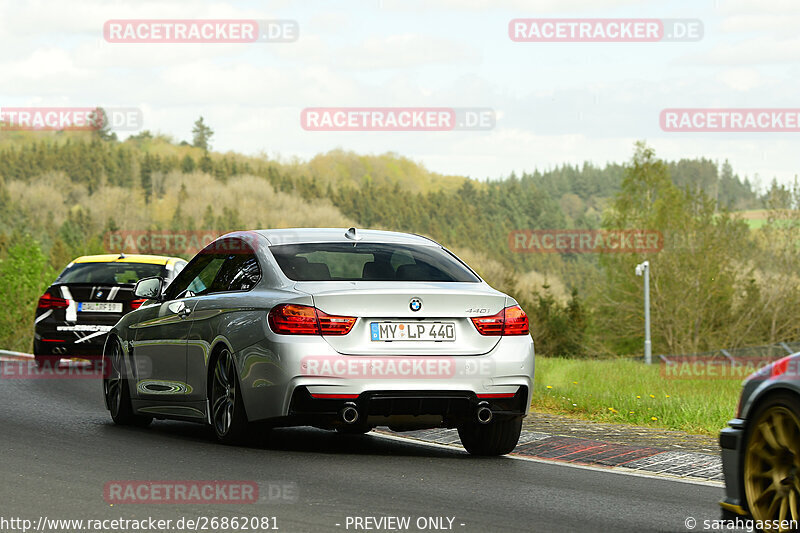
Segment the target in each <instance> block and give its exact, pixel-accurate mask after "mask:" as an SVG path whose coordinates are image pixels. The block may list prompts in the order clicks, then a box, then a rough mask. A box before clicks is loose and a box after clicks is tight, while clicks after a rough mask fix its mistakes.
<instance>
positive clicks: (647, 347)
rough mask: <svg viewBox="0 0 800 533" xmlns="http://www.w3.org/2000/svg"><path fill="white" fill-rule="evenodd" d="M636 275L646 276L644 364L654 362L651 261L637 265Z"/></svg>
mask: <svg viewBox="0 0 800 533" xmlns="http://www.w3.org/2000/svg"><path fill="white" fill-rule="evenodd" d="M636 275H637V276H644V362H645V363H646V364H648V365H649V364H650V363H652V362H653V356H652V353H651V343H650V261H645V262H644V263H640V264H638V265H636Z"/></svg>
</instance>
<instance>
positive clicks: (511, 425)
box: [458, 417, 522, 455]
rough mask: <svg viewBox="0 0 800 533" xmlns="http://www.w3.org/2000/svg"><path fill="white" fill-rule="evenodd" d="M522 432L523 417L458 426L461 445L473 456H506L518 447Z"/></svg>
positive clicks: (467, 423)
mask: <svg viewBox="0 0 800 533" xmlns="http://www.w3.org/2000/svg"><path fill="white" fill-rule="evenodd" d="M521 432H522V417H517V418H512V419H510V420H493V421H492V422H489V423H488V424H480V423H478V422H465V423H463V424H460V425H459V426H458V436H459V437H460V438H461V444H462V445H463V446H464V448H466V450H467V451H468V452H469V453H470V454H472V455H505V454H507V453H509V452H511V451H512V450H513V449H514V448H515V447H516V446H517V442H519V435H520V433H521Z"/></svg>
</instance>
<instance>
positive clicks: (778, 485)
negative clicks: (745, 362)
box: [720, 353, 800, 531]
mask: <svg viewBox="0 0 800 533" xmlns="http://www.w3.org/2000/svg"><path fill="white" fill-rule="evenodd" d="M728 425H729V427H727V428H725V429H723V430H722V432H721V433H720V446H721V448H722V463H723V470H724V473H725V499H724V500H723V501H722V502H720V505H721V506H722V509H723V517H724V518H727V519H731V518H734V517H735V516H737V515H741V516H748V517H752V518H753V519H754V520H756V526H757V527H758V528H760V529H762V530H764V531H796V530H798V529H800V527H799V526H798V524H800V353H796V354H792V355H790V356H787V357H784V358H783V359H779V360H778V361H775V362H774V363H772V364H770V365H768V366H766V367H764V368H762V369H761V370H759V371H758V372H756V373H755V374H753V375H751V376H750V377H748V378H747V379H746V380H745V382H744V386H743V390H742V395H741V397H740V399H739V406H738V407H737V412H736V418H734V419H733V420H731V421H730V422H728Z"/></svg>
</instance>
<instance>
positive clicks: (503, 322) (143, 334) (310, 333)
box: [103, 228, 534, 455]
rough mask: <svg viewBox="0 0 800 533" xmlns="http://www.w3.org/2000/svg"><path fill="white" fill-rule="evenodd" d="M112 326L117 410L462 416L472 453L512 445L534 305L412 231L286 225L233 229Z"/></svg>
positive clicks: (237, 417) (410, 422)
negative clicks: (529, 310) (526, 307)
mask: <svg viewBox="0 0 800 533" xmlns="http://www.w3.org/2000/svg"><path fill="white" fill-rule="evenodd" d="M164 285H165V283H164V281H163V280H162V279H161V278H158V277H153V278H146V279H142V280H140V281H139V282H138V283H137V285H136V287H135V289H134V292H135V294H136V297H138V298H146V299H147V301H146V302H145V303H143V304H142V305H141V307H139V308H138V309H137V310H135V311H132V312H130V313H128V314H127V315H125V316H124V317H123V318H122V319H121V320H120V321H119V322H118V323H117V324H116V325H115V326H114V327H113V329H112V330H111V331H110V333H109V335H108V338H107V340H106V343H105V347H104V350H103V358H104V362H105V364H106V373H105V377H104V379H103V391H104V398H105V403H106V407H107V408H108V410H109V411H110V412H111V416H112V418H113V420H114V422H116V423H118V424H139V425H146V424H149V423H150V422H151V421H152V420H153V419H154V418H157V419H178V420H189V421H196V422H200V423H204V424H208V425H210V426H211V427H212V428H213V430H214V432H215V434H216V436H217V438H218V439H219V440H220V441H222V442H224V443H237V442H241V441H242V440H243V439H245V438H246V437H247V436H248V434H249V433H250V431H249V428H250V425H251V423H254V422H260V423H262V425H267V426H269V427H280V426H297V425H309V426H316V427H319V428H324V429H334V430H337V431H341V432H349V433H365V432H367V431H370V430H371V429H372V428H374V427H376V426H388V427H389V428H391V429H392V430H395V431H408V430H416V429H424V428H434V427H446V428H458V433H459V436H460V438H461V442H462V444H463V445H464V447H465V448H466V449H467V450H468V451H469V452H470V453H472V454H478V455H501V454H505V453H508V452H510V451H511V450H513V449H514V447H515V446H516V444H517V441H518V440H519V435H520V430H521V427H522V418H523V417H524V416H525V415H526V414H527V413H528V411H529V407H530V403H531V391H532V384H533V372H534V348H533V341H532V339H531V336H530V334H529V332H528V317H527V315H526V314H525V312H524V311H523V310H522V309H521V308H520V306H519V305H518V304H517V302H516V301H514V300H513V299H512V298H511V297H509V296H507V295H506V294H503V293H501V292H498V291H496V290H495V289H493V288H491V287H490V286H489V285H487V284H486V283H485V282H484V281H483V280H482V279H481V278H480V277H479V276H478V275H477V274H476V273H475V272H474V271H473V270H472V269H470V268H469V267H468V266H467V265H466V264H465V263H464V262H462V261H461V260H460V259H458V258H457V257H456V256H455V255H454V254H452V253H451V252H449V251H448V250H447V249H445V248H443V247H442V246H441V245H439V244H438V243H436V242H434V241H432V240H430V239H427V238H425V237H421V236H418V235H410V234H404V233H395V232H387V231H371V230H370V231H368V230H357V229H355V228H350V229H349V230H345V229H311V228H304V229H281V230H262V231H242V232H234V233H229V234H227V235H224V236H222V237H220V238H219V239H217V240H216V241H214V242H212V243H211V244H209V245H208V246H207V247H206V248H205V249H203V250H202V251H201V252H200V253H199V254H197V255H196V256H195V257H194V258H193V259H192V260H191V261H190V262H189V263H188V264H187V265H186V267H185V268H184V269H183V271H182V272H181V273H180V274H179V275H178V276H177V277H176V278H175V279H174V280H173V281H172V282H171V283H170V284H169V285H168V286H166V287H165V286H164Z"/></svg>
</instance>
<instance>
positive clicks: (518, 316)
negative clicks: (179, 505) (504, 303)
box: [503, 305, 528, 335]
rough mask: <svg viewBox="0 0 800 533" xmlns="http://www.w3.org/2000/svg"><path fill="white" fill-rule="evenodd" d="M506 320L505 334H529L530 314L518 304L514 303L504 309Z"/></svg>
mask: <svg viewBox="0 0 800 533" xmlns="http://www.w3.org/2000/svg"><path fill="white" fill-rule="evenodd" d="M504 311H505V312H506V320H505V325H504V328H503V335H527V334H528V315H526V314H525V311H523V310H522V308H521V307H520V306H518V305H512V306H511V307H506V308H505V309H504Z"/></svg>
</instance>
